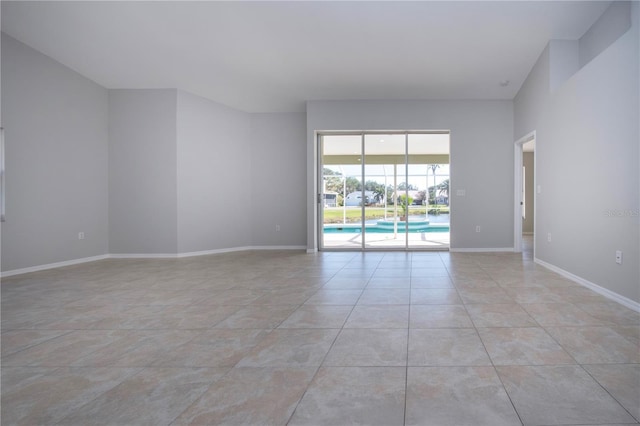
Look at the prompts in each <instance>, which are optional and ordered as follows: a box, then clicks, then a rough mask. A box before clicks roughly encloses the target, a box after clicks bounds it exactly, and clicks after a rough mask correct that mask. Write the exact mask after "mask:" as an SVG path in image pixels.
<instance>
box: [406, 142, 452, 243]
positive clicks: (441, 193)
mask: <svg viewBox="0 0 640 426" xmlns="http://www.w3.org/2000/svg"><path fill="white" fill-rule="evenodd" d="M407 151H408V165H407V169H408V182H409V185H410V186H411V188H415V192H413V191H412V194H413V197H412V198H413V200H411V201H412V203H411V207H410V209H409V211H410V213H409V222H408V228H409V229H408V237H409V248H446V247H448V246H449V134H448V133H447V134H433V133H425V134H410V135H409V140H408V148H407Z"/></svg>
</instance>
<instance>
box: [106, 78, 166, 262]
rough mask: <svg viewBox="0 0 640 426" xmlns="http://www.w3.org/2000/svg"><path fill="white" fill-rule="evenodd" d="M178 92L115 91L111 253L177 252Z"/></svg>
mask: <svg viewBox="0 0 640 426" xmlns="http://www.w3.org/2000/svg"><path fill="white" fill-rule="evenodd" d="M176 104H177V91H176V90H173V89H171V90H110V91H109V251H110V252H111V253H120V254H128V253H155V254H162V253H174V254H175V253H176V252H177V247H178V236H177V234H178V233H177V188H176V187H177V164H176V149H177V148H176Z"/></svg>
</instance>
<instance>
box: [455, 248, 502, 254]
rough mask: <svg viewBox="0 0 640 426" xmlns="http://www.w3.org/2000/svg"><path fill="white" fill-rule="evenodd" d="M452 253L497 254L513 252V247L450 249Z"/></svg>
mask: <svg viewBox="0 0 640 426" xmlns="http://www.w3.org/2000/svg"><path fill="white" fill-rule="evenodd" d="M449 251H450V252H458V253H495V252H506V251H509V252H512V253H513V247H497V248H493V247H488V248H449Z"/></svg>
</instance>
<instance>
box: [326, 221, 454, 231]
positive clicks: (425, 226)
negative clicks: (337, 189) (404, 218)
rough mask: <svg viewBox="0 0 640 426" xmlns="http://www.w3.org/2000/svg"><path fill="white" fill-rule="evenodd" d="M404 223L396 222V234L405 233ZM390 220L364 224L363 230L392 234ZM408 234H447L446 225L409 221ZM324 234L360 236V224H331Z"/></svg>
mask: <svg viewBox="0 0 640 426" xmlns="http://www.w3.org/2000/svg"><path fill="white" fill-rule="evenodd" d="M405 224H406V222H398V232H404V231H405ZM393 227H394V226H393V221H392V220H379V221H377V222H374V223H365V225H364V228H365V232H367V233H374V234H386V233H393ZM408 232H409V233H421V232H449V224H448V223H436V224H431V223H429V221H428V220H411V221H409V229H408ZM324 233H325V234H339V233H351V234H361V233H362V224H360V223H346V224H345V223H331V224H326V225H324Z"/></svg>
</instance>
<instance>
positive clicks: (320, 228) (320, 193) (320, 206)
mask: <svg viewBox="0 0 640 426" xmlns="http://www.w3.org/2000/svg"><path fill="white" fill-rule="evenodd" d="M424 134H448V135H450V134H451V132H450V131H449V130H405V131H397V130H396V131H393V130H387V131H384V130H372V131H369V130H367V131H318V132H316V135H315V136H316V147H317V152H316V155H317V162H316V163H317V182H318V183H317V187H316V192H317V203H316V208H317V218H318V219H317V229H316V232H317V234H316V235H317V238H318V250H320V251H326V250H329V251H434V249H433V248H429V247H424V248H423V247H416V246H413V247H410V246H409V219H408V215H407V218H406V220H405V221H404V222H405V223H404V235H405V244H404V247H392V246H389V247H367V246H366V230H365V228H366V227H365V203H364V202H363V203H362V207H361V215H360V222H361V226H362V242H361V244H360V248H359V249H356V248H352V247H330V248H328V249H327V248H326V247H324V202H323V201H324V200H323V197H324V188H323V182H324V176H323V170H324V161H323V153H324V140H323V137H324V136H360V155H361V158H362V160H361V168H360V170H361V173H360V178H361V180H362V185H361V186H362V195H361V197H362V200H365V199H366V198H365V197H366V188H365V181H364V179H365V165H366V161H365V158H366V151H365V149H366V145H365V136H368V135H404V177H405V182H407V185H406V186H405V189H404V195H405V197H406V199H407V200H408V199H409V185H408V182H409V135H424ZM449 143H450V142H449ZM450 149H451V148H450V147H449V154H448V155H449V165H450V164H451V152H450ZM449 179H451V176H450V177H449ZM385 192H386V188H385ZM344 196H345V197H346V194H345V195H344ZM385 196H386V194H385ZM426 196H427V199H428V197H429V188H428V186H427V189H426ZM449 199H451V197H450V196H449ZM395 203H397V201H395ZM395 203H394V204H395ZM449 205H451V204H449ZM427 210H428V205H427ZM450 232H451V230H449V233H450ZM436 250H438V251H441V250H442V249H436ZM447 250H448V248H447Z"/></svg>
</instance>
